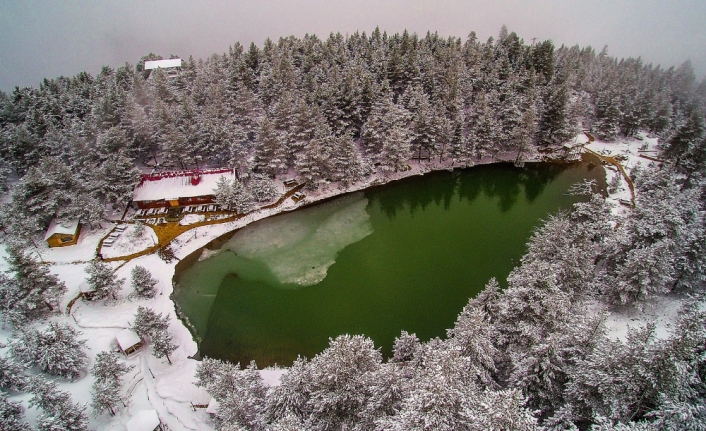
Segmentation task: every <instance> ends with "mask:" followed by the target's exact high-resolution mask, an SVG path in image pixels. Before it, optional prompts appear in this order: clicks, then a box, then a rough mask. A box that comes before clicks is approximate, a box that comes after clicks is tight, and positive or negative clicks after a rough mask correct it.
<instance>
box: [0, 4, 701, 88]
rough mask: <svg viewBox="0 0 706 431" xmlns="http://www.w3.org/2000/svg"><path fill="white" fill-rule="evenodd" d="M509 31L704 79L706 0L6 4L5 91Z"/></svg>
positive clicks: (0, 82) (1, 56)
mask: <svg viewBox="0 0 706 431" xmlns="http://www.w3.org/2000/svg"><path fill="white" fill-rule="evenodd" d="M503 24H506V25H507V27H508V29H509V30H510V31H515V32H516V33H517V34H518V35H519V36H520V37H522V38H524V39H525V41H530V40H531V39H532V38H537V39H538V40H545V39H551V40H553V41H554V44H555V45H556V46H560V45H561V44H567V45H575V44H579V45H581V46H585V45H592V46H593V47H594V48H596V49H597V50H600V49H601V48H602V47H603V46H604V45H608V52H609V53H610V54H611V55H614V56H617V57H628V56H632V57H637V56H641V57H642V59H643V61H644V62H645V63H654V64H661V65H662V66H663V67H664V66H666V67H669V66H672V65H677V66H678V65H680V64H681V63H683V62H684V61H686V60H688V59H690V60H691V61H692V62H693V64H694V67H695V68H696V73H697V76H698V78H699V79H700V78H701V77H702V76H703V75H704V74H706V1H704V0H693V1H686V0H682V1H679V0H673V1H664V0H611V1H606V0H545V1H540V0H511V1H501V0H494V1H493V0H489V1H476V0H351V1H335V0H290V1H286V0H252V1H237V0H232V1H226V0H220V1H219V0H195V1H186V0H120V1H111V0H83V1H81V0H61V1H50V0H44V1H40V0H0V89H1V90H3V91H10V90H12V89H13V88H14V86H16V85H20V86H24V85H31V86H37V85H38V83H39V82H40V80H41V79H42V78H44V77H52V78H53V77H57V76H59V75H74V74H76V73H78V72H80V71H83V70H85V71H87V72H89V73H91V74H93V75H95V74H96V73H97V72H98V71H99V70H100V68H101V66H103V65H110V66H111V67H116V66H119V65H122V64H124V63H125V62H126V61H127V62H130V63H132V64H135V63H136V62H137V61H138V60H139V59H140V57H142V56H143V55H145V54H147V53H149V52H154V53H155V54H160V55H163V56H165V57H168V56H169V55H170V54H176V55H179V56H182V57H188V56H189V55H190V54H191V55H193V56H194V57H195V58H205V57H207V56H209V55H210V54H212V53H222V52H226V51H227V50H228V47H229V46H230V45H232V44H233V43H234V42H236V41H239V42H241V43H242V44H243V45H246V46H247V45H249V44H250V42H255V43H256V44H257V45H258V46H262V42H263V41H264V40H265V39H266V38H267V37H270V38H271V39H274V40H276V39H277V38H279V37H280V36H289V35H295V36H298V37H301V36H303V35H304V34H306V33H310V34H316V35H318V36H320V37H321V38H326V37H327V36H328V34H329V33H330V32H341V33H343V34H345V33H353V32H355V31H356V30H359V31H365V32H367V33H368V34H369V33H370V31H372V30H373V29H374V28H375V26H379V27H380V29H381V30H386V31H387V32H388V33H395V32H401V31H402V30H404V29H405V28H406V29H408V30H410V31H413V32H417V33H418V34H420V35H424V34H425V33H426V32H427V31H428V30H430V31H432V32H433V31H437V32H439V34H440V35H442V36H458V37H461V38H463V39H464V40H465V38H466V36H467V35H468V33H469V32H471V31H475V32H476V33H477V34H478V36H479V37H480V38H481V39H482V40H486V39H487V38H488V37H489V36H493V37H496V36H497V34H498V33H499V31H500V28H501V26H502V25H503Z"/></svg>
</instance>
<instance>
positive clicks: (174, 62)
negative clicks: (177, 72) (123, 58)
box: [145, 58, 181, 70]
mask: <svg viewBox="0 0 706 431" xmlns="http://www.w3.org/2000/svg"><path fill="white" fill-rule="evenodd" d="M158 67H161V68H162V69H168V68H170V67H181V58H172V59H169V60H150V61H145V70H152V69H156V68H158Z"/></svg>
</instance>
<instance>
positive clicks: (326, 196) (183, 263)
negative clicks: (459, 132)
mask: <svg viewBox="0 0 706 431" xmlns="http://www.w3.org/2000/svg"><path fill="white" fill-rule="evenodd" d="M594 158H595V157H594V156H593V155H591V154H586V157H580V158H579V159H576V160H557V159H553V160H531V161H527V163H557V164H565V165H573V164H578V163H591V164H595V165H597V166H600V165H599V164H596V163H595V162H594V160H591V159H594ZM598 160H599V159H598V158H595V161H598ZM513 162H514V160H495V161H485V162H484V163H475V164H473V165H471V166H456V167H449V168H440V169H429V170H422V169H420V170H419V171H413V169H410V170H409V171H403V172H398V173H397V174H407V175H399V176H397V177H395V178H385V180H386V181H380V178H375V175H371V178H369V181H367V182H364V183H363V184H359V183H356V184H354V185H353V186H352V187H348V188H345V189H340V188H339V189H334V190H330V189H329V190H325V193H320V194H318V195H314V199H313V200H308V199H307V200H306V201H302V202H301V203H298V204H296V205H294V206H289V207H284V206H279V207H277V208H273V210H275V209H276V210H278V211H268V214H266V215H264V216H262V217H256V218H253V219H252V220H250V221H248V222H247V223H245V224H242V225H241V226H234V227H233V228H232V229H231V230H229V231H227V232H223V233H221V234H220V235H218V236H215V237H213V238H212V239H210V240H209V241H208V242H206V243H205V244H203V245H201V246H199V247H196V248H192V247H188V249H189V251H186V253H187V254H180V257H178V261H177V263H176V264H174V265H172V268H173V273H172V275H171V287H172V290H171V292H170V293H169V299H170V301H172V303H173V308H174V313H175V315H176V318H177V319H178V320H179V321H180V323H181V324H182V325H183V326H184V327H185V328H186V329H187V330H188V331H189V333H190V334H191V337H192V340H193V342H194V343H195V344H196V352H195V353H193V354H191V355H190V356H189V359H195V360H200V359H201V353H200V343H201V337H199V336H198V335H197V333H196V331H195V329H194V328H193V325H192V324H191V323H190V321H189V318H188V317H187V316H185V315H184V314H183V313H182V312H181V310H180V307H179V304H178V303H177V301H176V300H175V299H174V293H175V290H176V288H177V284H178V283H179V277H180V275H181V273H182V272H183V271H184V270H185V269H186V268H188V267H191V266H192V265H193V264H194V263H196V262H197V261H198V260H199V259H200V258H201V256H202V255H203V251H204V250H218V249H220V247H222V245H223V244H225V243H226V242H228V241H229V240H230V239H231V238H232V237H233V236H234V235H235V234H236V233H237V232H238V231H239V230H240V229H242V228H244V227H246V226H248V225H250V224H251V223H254V222H257V221H261V220H264V219H268V218H271V217H276V216H279V215H283V214H285V213H288V212H291V211H296V210H299V209H304V208H308V207H312V206H314V205H319V204H322V203H325V202H328V201H331V200H333V199H338V198H340V197H342V196H345V195H348V194H351V193H357V192H367V191H368V190H372V189H375V188H377V187H382V186H386V185H388V184H390V183H392V182H397V181H404V180H408V179H413V178H415V177H420V176H424V175H426V174H440V173H444V172H445V171H448V172H453V171H454V170H456V169H461V170H465V169H472V168H473V167H475V166H486V165H493V164H513ZM424 167H425V166H421V168H424ZM520 169H521V168H520ZM603 186H604V187H603V189H604V190H605V184H603ZM307 198H309V195H307ZM259 212H260V211H254V213H259ZM251 214H253V213H249V214H248V215H251ZM257 215H258V216H260V215H263V214H262V213H260V214H257ZM228 223H234V222H227V223H223V224H222V225H225V224H228ZM222 225H220V226H222ZM211 227H215V226H214V225H211ZM189 232H190V231H189ZM185 234H186V233H185ZM182 235H184V234H182ZM176 239H178V237H177V238H175V240H176ZM185 248H186V247H185ZM180 251H184V249H181V250H180Z"/></svg>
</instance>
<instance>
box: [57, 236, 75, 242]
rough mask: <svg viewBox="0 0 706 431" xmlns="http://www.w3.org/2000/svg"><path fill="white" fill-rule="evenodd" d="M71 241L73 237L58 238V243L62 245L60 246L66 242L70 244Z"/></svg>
mask: <svg viewBox="0 0 706 431" xmlns="http://www.w3.org/2000/svg"><path fill="white" fill-rule="evenodd" d="M73 240H74V237H72V236H61V237H59V242H60V243H62V244H64V243H67V242H71V241H73Z"/></svg>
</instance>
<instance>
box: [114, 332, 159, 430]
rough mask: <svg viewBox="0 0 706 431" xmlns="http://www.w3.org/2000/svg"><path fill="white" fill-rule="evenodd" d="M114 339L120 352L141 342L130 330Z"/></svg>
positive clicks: (118, 334) (120, 333)
mask: <svg viewBox="0 0 706 431" xmlns="http://www.w3.org/2000/svg"><path fill="white" fill-rule="evenodd" d="M115 339H116V340H118V345H119V346H120V348H121V349H122V350H125V349H129V348H130V347H132V346H134V345H135V344H137V343H139V342H140V341H142V340H140V337H139V336H138V335H137V334H135V332H134V331H133V330H132V329H123V330H122V331H120V332H118V333H117V335H116V336H115ZM155 426H156V425H155Z"/></svg>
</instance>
